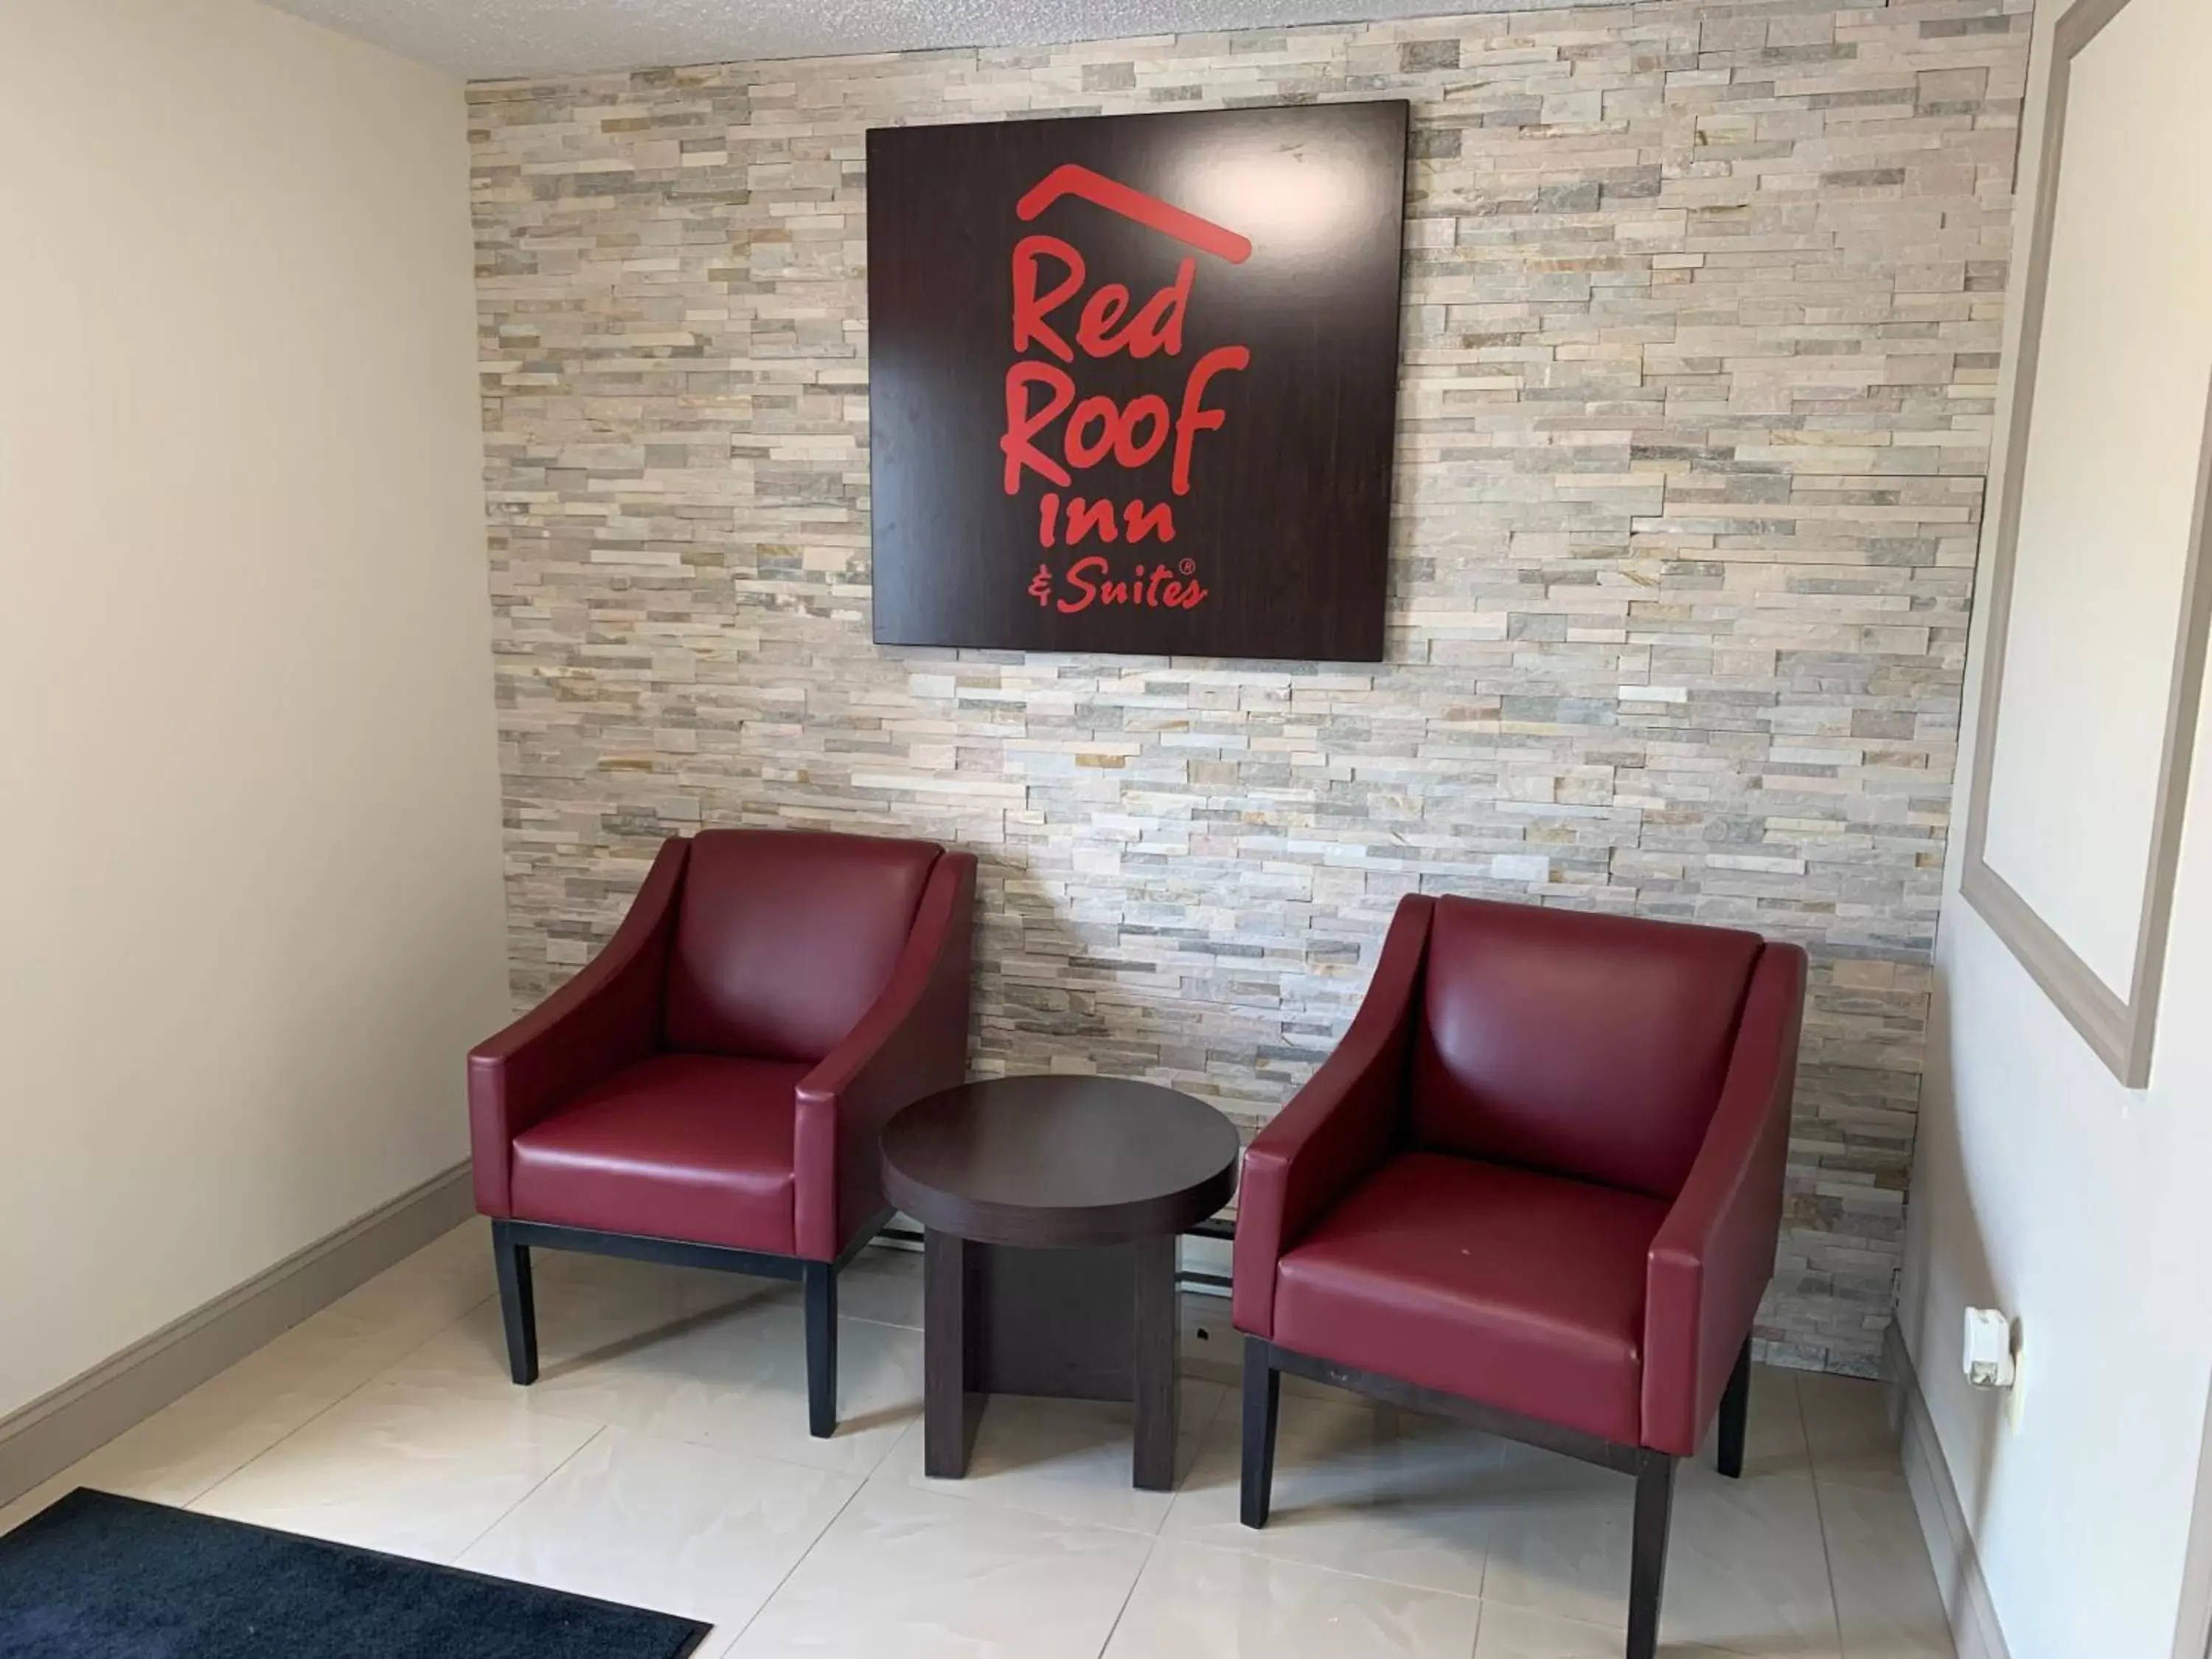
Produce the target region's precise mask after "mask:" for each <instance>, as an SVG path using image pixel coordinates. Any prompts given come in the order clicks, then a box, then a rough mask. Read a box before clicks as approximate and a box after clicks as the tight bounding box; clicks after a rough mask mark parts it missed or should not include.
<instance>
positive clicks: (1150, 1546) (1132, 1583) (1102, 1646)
mask: <svg viewBox="0 0 2212 1659" xmlns="http://www.w3.org/2000/svg"><path fill="white" fill-rule="evenodd" d="M1158 1547H1160V1540H1159V1534H1158V1533H1155V1534H1152V1537H1150V1538H1148V1539H1146V1541H1145V1559H1143V1560H1141V1561H1139V1562H1138V1563H1137V1571H1136V1572H1135V1574H1134V1575H1133V1577H1131V1578H1130V1580H1129V1589H1128V1592H1127V1594H1126V1595H1123V1596H1122V1597H1121V1606H1120V1607H1116V1608H1115V1609H1114V1622H1113V1623H1112V1624H1110V1625H1109V1626H1106V1637H1105V1639H1104V1640H1103V1641H1102V1642H1100V1643H1099V1644H1098V1651H1097V1654H1096V1655H1094V1656H1093V1659H1106V1651H1107V1650H1108V1649H1109V1648H1111V1647H1112V1646H1113V1645H1114V1633H1115V1632H1116V1631H1118V1630H1120V1629H1121V1620H1124V1619H1126V1618H1127V1617H1128V1613H1129V1603H1130V1602H1132V1601H1135V1600H1136V1598H1137V1586H1138V1585H1139V1584H1141V1583H1144V1582H1145V1569H1146V1568H1147V1567H1149V1566H1151V1565H1152V1552H1153V1551H1155V1550H1157V1549H1158Z"/></svg>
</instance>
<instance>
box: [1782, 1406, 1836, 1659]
mask: <svg viewBox="0 0 2212 1659" xmlns="http://www.w3.org/2000/svg"><path fill="white" fill-rule="evenodd" d="M1790 1397H1791V1398H1792V1399H1794V1400H1795V1401H1796V1402H1797V1432H1798V1433H1799V1434H1801V1435H1802V1436H1803V1437H1804V1439H1805V1475H1806V1479H1807V1480H1808V1483H1809V1484H1810V1485H1811V1486H1812V1488H1813V1518H1814V1521H1816V1522H1818V1523H1819V1524H1820V1566H1821V1568H1822V1570H1823V1571H1826V1574H1827V1575H1828V1618H1829V1620H1830V1621H1831V1622H1832V1624H1833V1625H1834V1626H1835V1631H1836V1653H1837V1655H1838V1659H1850V1650H1848V1649H1847V1648H1846V1647H1845V1646H1844V1601H1843V1597H1842V1596H1841V1595H1839V1594H1838V1592H1837V1589H1836V1551H1835V1547H1834V1545H1832V1543H1831V1542H1830V1541H1829V1540H1828V1506H1827V1505H1826V1504H1823V1503H1822V1502H1821V1501H1820V1463H1819V1462H1817V1461H1816V1460H1815V1459H1814V1455H1813V1424H1812V1420H1811V1419H1810V1418H1808V1416H1807V1415H1806V1406H1805V1391H1804V1389H1802V1388H1799V1387H1797V1386H1796V1382H1795V1380H1794V1379H1793V1380H1792V1382H1791V1384H1790Z"/></svg>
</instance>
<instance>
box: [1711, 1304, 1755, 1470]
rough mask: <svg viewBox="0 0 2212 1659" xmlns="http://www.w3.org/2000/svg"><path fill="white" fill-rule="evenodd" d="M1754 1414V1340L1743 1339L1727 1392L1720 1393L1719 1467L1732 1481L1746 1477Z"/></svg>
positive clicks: (1730, 1375) (1730, 1374)
mask: <svg viewBox="0 0 2212 1659" xmlns="http://www.w3.org/2000/svg"><path fill="white" fill-rule="evenodd" d="M1750 1416H1751V1339H1750V1338H1749V1337H1746V1338H1744V1340H1743V1352H1741V1353H1740V1354H1738V1355H1737V1356H1736V1360H1735V1370H1734V1371H1732V1372H1730V1373H1729V1383H1728V1391H1727V1392H1726V1393H1724V1394H1723V1395H1721V1437H1720V1441H1721V1443H1720V1458H1719V1462H1720V1470H1721V1473H1722V1474H1724V1475H1726V1476H1727V1477H1728V1478H1729V1480H1741V1478H1742V1476H1743V1435H1744V1425H1745V1424H1746V1422H1747V1421H1748V1419H1750Z"/></svg>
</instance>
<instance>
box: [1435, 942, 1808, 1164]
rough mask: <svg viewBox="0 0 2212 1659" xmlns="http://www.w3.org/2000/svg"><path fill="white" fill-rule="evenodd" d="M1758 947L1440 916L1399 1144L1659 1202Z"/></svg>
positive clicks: (1718, 1076)
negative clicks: (1405, 1131) (1408, 1141)
mask: <svg viewBox="0 0 2212 1659" xmlns="http://www.w3.org/2000/svg"><path fill="white" fill-rule="evenodd" d="M1764 945H1765V942H1764V941H1763V940H1762V939H1760V938H1759V935H1758V934H1756V933H1740V932H1737V931H1735V929H1733V928H1721V927H1691V926H1687V925H1685V924H1682V923H1679V922H1661V921H1644V920H1641V919H1639V918H1635V917H1628V916H1610V915H1591V914H1589V913H1588V912H1583V911H1576V910H1554V909H1547V908H1543V907H1541V906H1538V905H1530V904H1493V903H1488V902H1484V901H1482V900H1480V899H1464V898H1440V899H1438V900H1437V904H1436V910H1435V913H1434V916H1433V919H1432V921H1431V924H1430V928H1429V949H1428V960H1427V965H1426V969H1425V974H1424V976H1423V982H1422V991H1421V997H1422V1006H1421V1020H1420V1029H1419V1035H1418V1036H1417V1037H1416V1038H1415V1042H1414V1048H1413V1079H1412V1089H1411V1110H1410V1114H1409V1117H1410V1123H1411V1128H1412V1133H1413V1139H1414V1140H1415V1141H1416V1142H1417V1143H1418V1144H1419V1145H1421V1146H1425V1147H1428V1148H1431V1149H1433V1150H1436V1151H1438V1152H1458V1153H1461V1154H1463V1155H1465V1156H1468V1157H1471V1158H1487V1159H1491V1160H1493V1161H1495V1162H1498V1163H1504V1164H1518V1165H1520V1166H1522V1167H1523V1168H1526V1169H1532V1170H1542V1171H1544V1172H1546V1173H1547V1174H1552V1175H1562V1176H1574V1177H1576V1178H1577V1179H1579V1180H1584V1181H1594V1182H1602V1183H1603V1184H1605V1185H1607V1186H1609V1187H1617V1188H1623V1189H1625V1190H1626V1191H1630V1192H1637V1193H1644V1194H1650V1196H1652V1197H1655V1198H1666V1199H1672V1198H1673V1197H1674V1196H1675V1194H1677V1193H1679V1192H1680V1190H1681V1186H1682V1182H1683V1181H1684V1180H1685V1179H1686V1177H1687V1176H1688V1175H1689V1171H1690V1164H1691V1162H1692V1160H1693V1159H1694V1158H1696V1157H1697V1155H1698V1149H1699V1146H1701V1145H1702V1144H1703V1143H1704V1140H1705V1129H1706V1127H1707V1125H1708V1124H1709V1123H1710V1122H1711V1118H1712V1114H1713V1108H1714V1107H1715V1106H1716V1105H1717V1104H1718V1103H1719V1100H1720V1090H1721V1083H1722V1080H1723V1078H1724V1077H1725V1076H1726V1074H1727V1071H1728V1063H1729V1054H1730V1052H1731V1050H1732V1049H1733V1048H1734V1045H1735V1030H1736V1023H1737V1019H1738V1018H1739V1016H1740V1015H1741V1012H1742V1010H1743V1000H1744V996H1745V994H1746V992H1747V990H1748V988H1749V987H1750V983H1751V972H1752V969H1753V965H1754V964H1755V963H1757V962H1758V960H1759V951H1761V950H1762V949H1763V948H1764Z"/></svg>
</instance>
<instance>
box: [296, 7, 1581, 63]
mask: <svg viewBox="0 0 2212 1659" xmlns="http://www.w3.org/2000/svg"><path fill="white" fill-rule="evenodd" d="M270 3H272V4H274V5H276V6H278V7H280V8H281V9H283V10H285V11H289V12H291V13H294V14H295V15H298V16H301V17H305V18H309V19H311V20H313V21H315V22H318V23H325V24H328V25H329V26H330V27H332V28H334V29H338V30H341V31H343V33H347V34H351V35H355V36H357V37H358V38H360V39H361V40H368V41H373V42H374V44H376V45H378V46H385V47H388V48H389V49H390V50H392V51H393V52H398V53H400V54H401V55H402V56H404V57H407V58H416V59H418V60H419V61H421V62H422V63H425V64H435V65H436V66H437V67H438V68H440V69H442V70H450V71H451V72H452V73H453V74H455V75H459V76H465V77H467V78H468V79H470V80H472V81H483V80H497V79H502V78H505V77H507V76H523V75H562V74H574V73H577V72H580V71H588V70H624V69H641V68H648V67H658V66H660V65H664V64H717V63H730V62H738V61H743V60H745V59H750V58H813V57H824V56H829V55H831V54H834V53H839V52H904V51H912V50H915V49H916V48H922V47H930V46H1031V45H1037V44H1042V43H1046V42H1060V41H1067V40H1111V39H1114V38H1115V37H1116V36H1121V35H1135V34H1175V33H1192V32H1194V31H1209V30H1214V29H1243V28H1258V27H1267V26H1269V25H1274V24H1283V23H1330V22H1343V21H1348V20H1350V19H1352V18H1358V19H1362V20H1365V19H1371V18H1386V17H1422V16H1433V15H1447V14H1453V13H1466V12H1476V11H1504V10H1510V9H1527V8H1528V6H1529V5H1531V4H1532V3H1534V4H1542V3H1544V0H270ZM1583 3H1584V4H1604V3H1609V0H1583Z"/></svg>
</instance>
